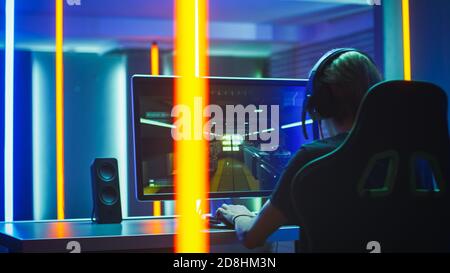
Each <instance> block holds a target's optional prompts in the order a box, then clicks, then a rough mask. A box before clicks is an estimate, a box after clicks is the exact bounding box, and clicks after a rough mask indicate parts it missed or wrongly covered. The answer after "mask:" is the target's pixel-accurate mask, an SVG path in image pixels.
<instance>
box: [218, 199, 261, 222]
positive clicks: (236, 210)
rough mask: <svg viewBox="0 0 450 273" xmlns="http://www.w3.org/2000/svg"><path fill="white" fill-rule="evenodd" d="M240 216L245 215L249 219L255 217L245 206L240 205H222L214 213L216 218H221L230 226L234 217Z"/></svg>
mask: <svg viewBox="0 0 450 273" xmlns="http://www.w3.org/2000/svg"><path fill="white" fill-rule="evenodd" d="M240 215H247V216H250V217H255V216H256V215H255V214H254V213H253V212H251V211H249V210H248V209H247V208H246V207H245V206H241V205H227V204H223V205H222V206H221V207H220V208H218V209H217V211H216V216H217V217H218V218H220V217H222V218H224V219H225V220H226V221H228V222H229V223H231V224H234V219H235V217H236V216H240Z"/></svg>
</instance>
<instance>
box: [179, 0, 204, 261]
mask: <svg viewBox="0 0 450 273" xmlns="http://www.w3.org/2000/svg"><path fill="white" fill-rule="evenodd" d="M175 3H176V5H175V18H176V22H175V60H174V64H175V66H174V67H175V75H177V76H180V77H179V78H177V79H176V80H175V94H174V98H175V105H180V104H182V105H186V106H188V107H189V108H190V110H191V113H194V104H195V103H194V98H201V99H202V100H201V101H202V102H201V103H202V105H201V106H202V107H205V106H206V105H207V104H208V103H209V97H208V94H209V92H208V82H207V80H206V79H205V78H202V76H205V75H207V74H208V59H207V48H208V42H207V24H208V22H207V18H208V14H207V10H208V0H176V2H175ZM194 116H195V115H192V117H191V120H190V125H192V126H191V127H193V126H194V125H195V124H196V123H195V121H194ZM203 124H205V120H204V119H203V120H202V124H201V125H202V127H201V128H200V129H199V128H197V129H195V128H194V130H191V132H192V133H191V137H190V139H189V140H178V141H175V144H174V145H175V159H174V166H175V170H176V175H175V194H176V214H177V215H179V220H178V225H177V234H176V236H175V252H177V253H187V252H195V253H204V252H209V237H208V234H207V233H205V232H204V230H206V229H207V224H206V222H205V221H204V220H203V219H202V218H201V214H200V213H199V212H203V213H206V212H208V210H209V208H208V202H207V198H208V196H207V193H208V192H209V181H208V180H209V177H208V168H209V166H208V164H209V162H208V145H207V142H206V140H205V139H204V138H203V137H200V139H195V136H196V135H197V136H198V135H199V132H198V130H202V128H203ZM200 135H201V136H203V133H202V132H201V133H200Z"/></svg>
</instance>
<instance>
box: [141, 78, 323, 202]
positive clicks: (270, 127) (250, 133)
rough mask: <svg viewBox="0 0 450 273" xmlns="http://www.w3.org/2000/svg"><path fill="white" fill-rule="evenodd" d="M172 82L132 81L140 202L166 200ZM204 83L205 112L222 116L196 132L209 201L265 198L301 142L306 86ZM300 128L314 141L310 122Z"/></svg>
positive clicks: (170, 183) (170, 195) (170, 180)
mask: <svg viewBox="0 0 450 273" xmlns="http://www.w3.org/2000/svg"><path fill="white" fill-rule="evenodd" d="M174 79H175V78H174V77H161V76H156V77H153V76H140V75H136V76H134V77H133V81H132V82H133V88H132V99H133V107H132V109H133V130H134V155H135V162H134V163H135V164H134V167H135V168H134V169H135V177H136V189H137V197H138V199H139V200H141V201H144V200H167V199H174V174H175V173H176V170H174V164H173V162H174V160H173V159H174V152H173V151H174V140H173V137H172V133H173V131H172V130H175V129H176V126H175V125H174V124H175V123H174V117H173V116H172V110H173V109H174V108H173V107H174V105H173V101H174V98H173V87H174ZM208 79H209V91H210V105H214V106H213V107H212V108H211V109H214V110H215V111H218V112H220V111H222V113H217V112H214V114H211V117H208V118H209V120H208V124H209V125H211V127H208V128H210V130H209V132H207V131H205V132H204V133H205V135H206V136H208V143H209V159H210V162H209V163H210V164H209V166H210V167H209V181H210V182H209V183H210V187H209V188H210V193H209V197H210V198H211V199H213V198H227V197H263V196H268V195H270V193H271V192H272V190H273V189H274V187H275V185H276V183H277V181H278V178H279V177H280V174H281V173H282V171H283V169H284V168H285V166H286V165H287V163H288V162H289V160H290V159H291V158H292V157H293V155H294V154H295V153H296V152H297V151H298V149H299V148H300V147H301V145H302V144H304V143H305V141H307V140H305V139H304V136H303V134H302V127H301V126H302V123H301V112H302V107H303V100H304V98H305V86H306V81H305V80H290V79H289V80H287V79H246V78H213V77H212V78H208ZM239 111H240V112H239ZM210 112H213V111H212V110H210ZM239 115H240V116H239ZM232 117H234V118H232ZM208 118H207V119H208ZM305 123H306V124H307V125H306V126H307V130H308V135H309V136H310V137H311V136H314V135H317V130H316V129H314V128H316V126H315V125H314V123H312V121H311V120H309V119H307V121H306V122H305ZM217 125H219V126H217ZM220 125H221V126H222V127H220ZM220 128H222V129H220ZM227 129H228V130H227ZM233 129H234V130H233ZM311 140H312V139H309V141H311ZM193 157H194V155H193ZM186 160H191V159H189V158H186Z"/></svg>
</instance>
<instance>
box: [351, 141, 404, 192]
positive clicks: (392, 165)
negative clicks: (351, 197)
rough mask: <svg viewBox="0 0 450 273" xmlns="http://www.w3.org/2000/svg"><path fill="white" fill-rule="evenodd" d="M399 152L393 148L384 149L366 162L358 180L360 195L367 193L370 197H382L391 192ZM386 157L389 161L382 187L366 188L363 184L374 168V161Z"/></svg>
mask: <svg viewBox="0 0 450 273" xmlns="http://www.w3.org/2000/svg"><path fill="white" fill-rule="evenodd" d="M399 158H400V156H399V154H398V152H396V151H394V150H389V151H385V152H382V153H378V154H376V155H375V156H373V157H372V158H371V159H370V160H369V163H368V164H367V167H366V169H365V170H364V172H363V175H362V177H361V178H360V180H359V182H358V193H359V195H360V196H366V195H369V196H370V197H383V196H387V195H389V194H391V193H392V190H393V187H394V181H395V177H396V176H397V171H398V162H399ZM384 159H388V160H389V163H388V166H387V172H386V176H385V178H384V182H383V187H382V188H378V189H367V188H366V187H365V186H366V184H367V181H368V179H369V177H370V175H371V174H372V171H373V170H374V168H375V166H376V163H377V162H379V161H381V160H384Z"/></svg>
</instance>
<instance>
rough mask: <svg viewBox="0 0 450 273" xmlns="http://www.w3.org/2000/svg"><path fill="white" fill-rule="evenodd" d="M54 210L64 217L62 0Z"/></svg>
mask: <svg viewBox="0 0 450 273" xmlns="http://www.w3.org/2000/svg"><path fill="white" fill-rule="evenodd" d="M55 3H56V52H55V53H56V211H57V218H58V220H62V219H64V217H65V216H64V58H63V44H64V17H63V16H64V1H63V0H56V2H55Z"/></svg>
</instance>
